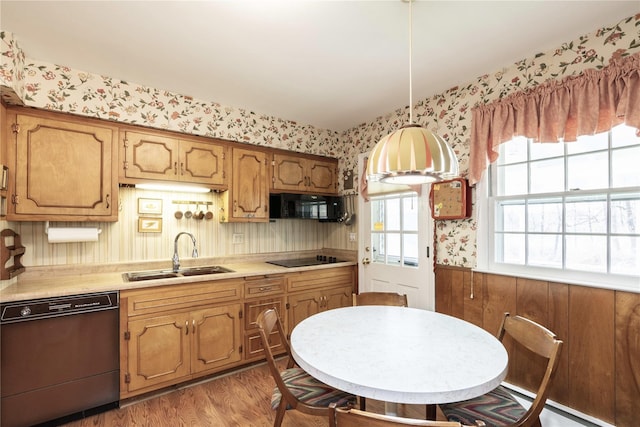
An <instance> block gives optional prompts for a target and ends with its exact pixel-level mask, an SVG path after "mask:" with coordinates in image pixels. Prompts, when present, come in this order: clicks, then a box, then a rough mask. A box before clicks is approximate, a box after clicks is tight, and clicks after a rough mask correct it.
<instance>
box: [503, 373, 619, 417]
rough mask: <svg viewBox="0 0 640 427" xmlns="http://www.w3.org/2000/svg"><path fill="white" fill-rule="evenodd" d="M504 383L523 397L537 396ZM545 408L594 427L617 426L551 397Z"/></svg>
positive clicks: (530, 399)
mask: <svg viewBox="0 0 640 427" xmlns="http://www.w3.org/2000/svg"><path fill="white" fill-rule="evenodd" d="M502 385H503V386H504V387H506V388H508V389H509V390H511V391H513V392H515V393H517V394H519V395H520V396H521V397H522V398H524V399H527V400H529V401H532V400H533V399H534V398H535V394H534V393H531V392H530V391H529V390H525V389H523V388H521V387H518V386H516V385H513V384H510V383H508V382H503V383H502ZM545 408H546V409H549V410H551V411H554V412H556V413H560V415H562V416H564V417H567V418H570V419H571V418H573V419H575V421H576V422H579V423H582V424H584V425H586V426H593V427H616V426H615V425H614V424H609V423H607V422H605V421H602V420H601V419H599V418H595V417H593V416H591V415H587V414H584V413H582V412H580V411H577V410H575V409H573V408H570V407H569V406H565V405H563V404H561V403H558V402H555V401H553V400H551V399H547V402H546V404H545Z"/></svg>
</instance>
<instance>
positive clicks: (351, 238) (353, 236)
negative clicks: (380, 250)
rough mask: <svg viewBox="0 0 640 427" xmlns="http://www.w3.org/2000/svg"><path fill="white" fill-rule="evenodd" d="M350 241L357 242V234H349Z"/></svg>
mask: <svg viewBox="0 0 640 427" xmlns="http://www.w3.org/2000/svg"><path fill="white" fill-rule="evenodd" d="M349 241H350V242H355V241H356V233H349Z"/></svg>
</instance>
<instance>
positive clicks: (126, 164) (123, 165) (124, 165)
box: [122, 160, 129, 169]
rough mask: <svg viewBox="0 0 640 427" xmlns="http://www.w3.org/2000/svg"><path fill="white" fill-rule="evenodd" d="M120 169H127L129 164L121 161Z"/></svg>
mask: <svg viewBox="0 0 640 427" xmlns="http://www.w3.org/2000/svg"><path fill="white" fill-rule="evenodd" d="M122 168H123V169H129V162H128V161H126V160H125V161H123V162H122Z"/></svg>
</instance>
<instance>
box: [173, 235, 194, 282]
mask: <svg viewBox="0 0 640 427" xmlns="http://www.w3.org/2000/svg"><path fill="white" fill-rule="evenodd" d="M183 234H186V235H187V236H189V237H191V241H192V242H193V252H192V253H191V256H192V257H193V258H198V248H197V247H196V238H195V237H193V234H191V233H187V232H186V231H181V232H180V233H178V235H177V236H176V239H175V240H174V241H173V258H171V261H173V271H174V272H177V271H178V270H179V269H180V258H178V238H179V237H180V236H181V235H183Z"/></svg>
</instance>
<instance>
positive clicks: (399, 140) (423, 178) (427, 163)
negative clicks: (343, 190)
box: [367, 0, 458, 185]
mask: <svg viewBox="0 0 640 427" xmlns="http://www.w3.org/2000/svg"><path fill="white" fill-rule="evenodd" d="M403 1H406V0H403ZM408 1H409V124H408V125H406V126H403V127H401V128H400V129H398V130H397V131H395V132H392V133H390V134H389V135H387V136H385V137H384V138H382V139H381V140H380V141H379V142H378V143H377V144H376V146H375V147H373V150H371V153H369V161H368V163H367V179H368V180H369V181H379V182H384V183H388V184H407V185H413V184H426V183H430V182H437V181H444V180H447V179H452V178H455V177H457V176H458V158H457V157H456V153H454V151H453V149H451V147H450V146H449V144H447V142H446V141H445V140H444V139H442V137H441V136H440V135H437V134H435V133H433V132H430V131H428V130H427V129H424V128H422V127H420V125H417V124H414V123H413V79H412V72H411V71H412V70H411V62H412V61H411V57H412V54H413V48H412V40H411V39H412V21H413V19H412V10H413V0H408Z"/></svg>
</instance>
